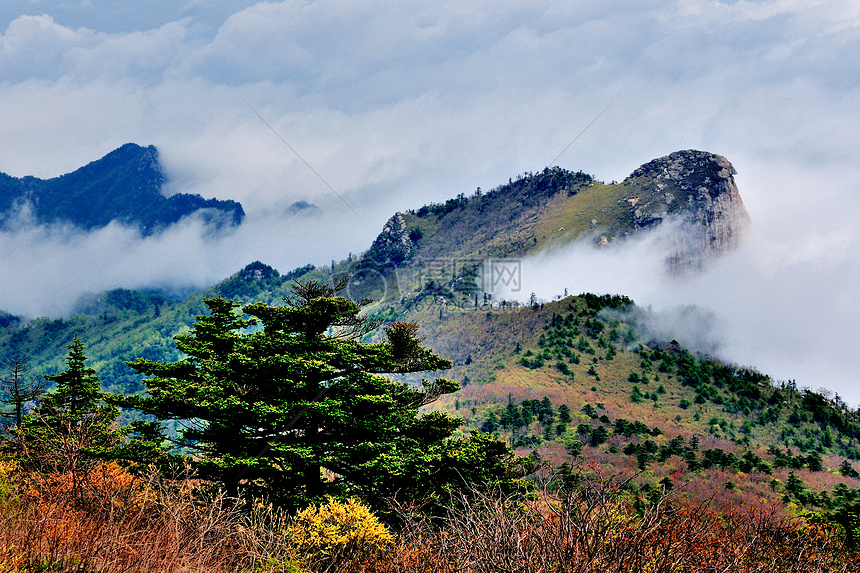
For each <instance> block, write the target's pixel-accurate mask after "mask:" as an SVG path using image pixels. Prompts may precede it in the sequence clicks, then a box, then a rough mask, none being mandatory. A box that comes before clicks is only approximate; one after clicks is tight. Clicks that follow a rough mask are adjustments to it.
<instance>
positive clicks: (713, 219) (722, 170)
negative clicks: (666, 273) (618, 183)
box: [622, 150, 750, 268]
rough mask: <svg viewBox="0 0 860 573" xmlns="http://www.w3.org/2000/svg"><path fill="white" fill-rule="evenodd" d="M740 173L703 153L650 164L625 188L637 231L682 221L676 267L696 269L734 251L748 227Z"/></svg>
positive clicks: (682, 154)
mask: <svg viewBox="0 0 860 573" xmlns="http://www.w3.org/2000/svg"><path fill="white" fill-rule="evenodd" d="M736 173H737V171H736V170H735V168H734V167H733V166H732V164H731V163H730V162H729V160H728V159H726V158H725V157H723V156H722V155H717V154H714V153H708V152H705V151H696V150H687V151H676V152H675V153H671V154H669V155H667V156H665V157H661V158H659V159H654V160H653V161H649V162H648V163H646V164H644V165H643V166H641V167H639V168H638V169H637V170H636V171H634V172H633V173H632V174H631V175H630V177H628V178H627V179H625V180H624V182H623V184H622V188H623V189H624V193H625V197H624V198H625V200H626V201H627V203H628V204H629V206H630V207H629V208H630V210H631V213H632V225H633V228H634V229H645V228H648V227H651V226H654V225H657V224H659V223H661V222H663V221H664V220H667V219H671V218H677V219H680V221H681V227H682V230H681V232H679V233H677V234H676V235H675V236H674V237H673V240H674V251H675V253H674V254H673V255H671V256H670V258H669V261H670V263H672V265H673V266H675V267H677V268H683V267H698V266H701V265H702V264H703V262H705V261H706V260H707V259H708V258H709V257H712V256H714V255H719V254H722V253H725V252H728V251H731V250H732V249H734V248H735V247H737V245H738V242H739V241H740V239H741V237H742V236H743V234H744V232H745V231H746V229H747V228H748V227H749V225H750V217H749V214H748V213H747V210H746V207H744V203H743V200H742V199H741V196H740V193H739V192H738V188H737V185H736V184H735V180H734V177H733V176H734V175H735V174H736Z"/></svg>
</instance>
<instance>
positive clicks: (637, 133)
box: [0, 0, 860, 403]
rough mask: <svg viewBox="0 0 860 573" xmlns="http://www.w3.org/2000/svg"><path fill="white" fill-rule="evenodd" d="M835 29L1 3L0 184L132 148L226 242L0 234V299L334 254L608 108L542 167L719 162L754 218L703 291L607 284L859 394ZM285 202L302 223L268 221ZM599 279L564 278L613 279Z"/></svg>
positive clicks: (839, 8)
mask: <svg viewBox="0 0 860 573" xmlns="http://www.w3.org/2000/svg"><path fill="white" fill-rule="evenodd" d="M858 21H860V7H858V6H857V5H856V3H853V2H849V1H835V2H827V3H819V4H813V3H808V4H807V3H794V2H787V1H782V0H772V1H764V2H700V1H695V0H693V1H678V2H670V3H662V2H661V3H657V2H647V1H642V2H624V3H622V4H617V3H616V4H613V5H612V6H607V5H605V4H603V3H598V2H586V3H578V4H576V5H570V3H567V2H550V3H544V4H541V5H539V6H524V5H522V4H521V3H515V2H508V3H493V4H492V5H490V4H486V3H480V2H477V3H470V4H467V5H463V4H461V3H449V4H442V5H436V6H432V7H428V6H424V5H421V4H417V3H415V4H403V3H397V4H390V5H389V4H378V5H367V4H353V5H342V4H341V3H334V2H315V3H304V2H281V3H270V2H261V3H256V4H255V3H251V2H244V3H241V4H238V3H235V2H230V3H228V2H206V3H194V2H192V3H188V4H186V5H184V6H182V7H176V6H174V5H172V4H170V3H166V2H160V3H144V2H125V3H122V6H121V7H117V6H116V5H114V4H113V3H107V2H104V1H99V0H93V1H92V2H89V3H82V4H78V5H71V4H68V3H63V2H59V1H50V0H42V1H40V2H36V3H32V2H23V1H15V0H13V1H11V2H8V3H4V5H3V7H2V8H0V30H2V32H0V34H2V42H0V78H2V79H0V109H2V110H3V112H2V114H3V115H2V118H3V121H0V150H2V154H0V156H2V157H0V171H4V172H7V173H10V174H11V175H14V176H24V175H35V176H39V177H52V176H55V175H59V174H61V173H65V172H68V171H71V170H73V169H75V168H76V167H79V166H80V165H84V164H86V163H87V162H89V161H92V160H94V159H96V158H98V157H101V156H103V155H104V154H105V153H107V152H108V151H110V150H112V149H114V148H116V147H118V146H119V145H121V144H122V143H125V142H127V141H135V142H138V143H141V144H149V143H152V144H154V145H156V146H157V147H158V148H159V150H160V151H161V154H162V159H163V162H164V164H165V170H166V173H167V175H168V177H169V178H170V179H171V181H172V182H173V183H172V185H173V188H172V189H171V190H172V191H183V192H189V193H200V194H201V195H202V196H204V197H217V198H219V199H235V200H237V201H240V202H241V203H242V205H243V206H244V207H245V209H246V212H247V214H248V218H247V220H246V224H244V225H242V227H241V228H240V229H239V230H238V231H237V233H235V234H234V235H233V236H231V237H230V238H229V239H224V240H218V239H214V238H212V237H207V236H206V235H205V234H204V232H203V229H202V228H201V227H200V226H196V225H195V224H194V223H193V222H189V223H188V224H186V225H184V226H183V227H181V228H176V229H174V230H173V231H172V232H170V233H166V234H165V235H163V236H161V237H158V238H152V237H149V238H145V239H144V238H142V237H140V236H139V235H137V234H136V233H135V232H134V231H132V230H129V229H125V228H122V227H118V226H109V227H107V228H105V229H102V230H100V231H97V232H95V233H91V234H80V233H77V232H75V231H74V230H71V229H68V228H62V227H55V228H50V229H45V228H33V227H29V226H27V225H25V224H22V226H20V227H19V228H18V229H17V230H16V231H15V232H7V233H4V234H3V235H2V236H0V240H2V241H3V245H4V247H6V248H4V249H3V251H2V255H0V269H2V270H3V274H2V276H3V277H4V278H3V283H2V287H3V288H2V292H3V293H4V294H3V298H4V300H0V308H5V309H7V310H9V311H12V312H16V313H24V314H28V315H31V316H36V315H40V314H50V315H56V314H61V313H63V312H65V311H66V310H67V309H68V307H69V305H70V304H71V301H73V300H74V299H75V298H76V295H77V293H79V292H82V291H85V290H91V291H98V290H103V289H107V288H113V287H117V286H123V287H129V288H141V287H149V286H155V285H170V286H186V287H190V286H202V285H205V284H211V283H213V282H215V281H217V280H219V279H221V278H224V277H225V276H228V275H229V274H231V273H233V272H235V270H236V269H238V268H241V267H242V266H244V265H245V264H247V263H248V262H250V261H252V260H256V259H259V260H263V261H265V262H267V263H269V264H272V265H274V266H275V267H277V268H279V269H281V270H288V269H290V268H293V267H296V266H299V265H303V264H305V263H307V262H313V263H315V264H326V263H328V262H329V261H330V260H331V259H332V258H335V259H338V260H339V259H342V258H344V257H345V256H346V253H348V252H358V251H361V250H363V249H366V248H367V246H368V245H369V244H370V243H371V242H372V240H373V238H374V237H375V236H376V234H377V233H378V232H379V230H380V229H381V228H382V225H383V224H384V222H385V221H386V220H387V218H388V217H390V216H391V214H392V213H393V212H395V211H397V210H403V209H408V208H414V207H417V206H420V205H421V204H424V203H427V202H430V201H444V200H445V199H447V198H449V197H453V196H454V195H456V194H457V193H460V192H464V193H471V192H472V191H473V190H474V189H475V187H478V186H481V187H484V188H489V187H492V186H495V185H498V184H500V183H503V182H505V181H507V179H508V178H509V177H513V176H516V174H517V173H521V172H524V171H536V170H539V169H542V168H543V167H544V165H545V164H546V163H547V162H548V161H549V160H550V159H551V158H552V157H555V156H556V155H557V154H558V153H559V152H560V151H561V150H562V149H564V147H565V146H566V145H567V144H568V143H570V141H571V140H572V139H573V138H574V137H575V136H576V134H577V133H579V132H580V131H581V130H582V128H583V127H585V126H586V125H588V124H589V122H591V121H592V120H593V119H594V118H595V117H596V116H597V115H598V114H599V113H600V112H601V111H602V110H603V109H604V108H605V107H606V105H607V104H608V103H609V102H611V101H612V100H613V99H614V98H615V97H616V96H618V94H619V93H620V94H622V95H621V97H620V98H619V99H618V100H617V101H616V103H614V104H613V105H612V107H610V108H609V109H608V110H607V111H606V113H605V114H604V115H602V116H601V117H600V118H599V120H598V121H597V122H595V123H594V125H592V127H590V128H589V129H588V131H586V132H585V133H584V134H583V136H582V137H581V138H580V139H579V140H578V141H577V142H576V143H575V144H574V145H573V146H571V147H570V149H569V150H568V151H567V152H566V153H565V154H564V155H562V156H561V158H560V159H559V161H558V163H559V164H560V165H561V166H563V167H566V168H569V169H572V170H580V169H581V170H583V171H586V172H588V173H592V174H593V175H595V176H596V177H598V178H599V179H603V180H606V181H610V180H613V179H617V180H620V179H622V178H624V177H625V176H627V175H628V174H629V173H630V172H631V171H632V170H633V169H634V168H636V167H637V166H639V165H641V164H642V163H644V162H646V161H648V160H649V159H652V158H655V157H659V156H662V155H665V154H667V153H669V152H671V151H676V150H679V149H688V148H696V149H702V150H707V151H712V152H715V153H719V154H721V155H724V156H726V157H727V158H728V159H729V160H730V161H731V162H732V163H733V164H734V166H735V167H736V168H737V170H738V172H739V173H738V175H737V176H736V180H737V182H738V186H739V188H740V192H741V194H742V196H743V198H744V202H745V203H746V205H747V209H748V210H749V212H750V216H751V218H752V221H753V228H754V231H753V232H754V235H753V237H752V239H751V241H750V242H749V244H748V245H746V246H745V247H744V250H742V254H738V255H737V256H736V257H735V258H733V259H731V260H729V259H727V260H726V262H725V263H723V264H722V265H720V266H718V267H715V269H713V270H712V271H711V273H716V274H709V275H706V276H710V277H711V278H709V279H708V281H710V282H708V283H707V285H702V286H701V288H693V287H687V288H686V290H685V289H679V290H678V292H677V293H676V294H677V296H673V298H672V300H671V301H665V300H662V299H661V298H660V297H658V296H657V295H653V298H652V295H651V294H649V293H648V292H647V289H645V288H644V287H645V286H647V285H650V284H656V283H657V282H658V279H657V278H652V279H650V280H641V281H640V282H639V284H640V285H641V287H642V289H641V290H642V292H641V294H640V293H638V292H625V293H624V294H629V295H631V296H632V297H633V298H634V299H636V300H637V302H639V303H641V304H649V303H652V304H655V305H658V304H659V305H662V304H671V305H675V304H689V303H699V304H702V305H705V306H708V307H710V308H713V310H714V311H715V312H716V313H717V314H718V315H721V313H722V314H724V313H738V314H743V316H744V317H745V320H744V322H743V324H740V325H736V326H735V327H734V328H735V331H734V332H733V333H730V335H731V336H732V337H734V339H737V340H746V339H752V340H753V341H754V343H755V344H752V345H747V346H746V348H747V349H748V350H750V353H749V354H748V355H746V356H745V357H743V358H739V360H743V361H744V362H750V363H752V364H754V365H755V366H758V367H760V368H761V369H763V370H765V371H767V372H770V373H773V374H775V375H778V376H783V377H792V378H797V380H798V382H799V383H800V384H807V385H810V386H812V387H817V386H827V387H831V388H834V389H836V390H838V391H839V392H840V393H841V394H843V395H844V396H845V397H846V398H847V399H849V401H852V402H855V403H856V402H858V401H860V394H858V391H857V390H855V389H854V387H855V386H856V384H855V382H854V380H855V377H854V373H855V372H857V371H858V366H860V364H858V359H857V358H855V354H856V353H855V352H854V351H853V346H854V341H855V340H856V336H855V335H854V332H853V330H854V328H853V325H854V324H855V323H856V321H857V320H858V319H860V312H858V307H857V287H856V285H857V284H858V283H857V278H858V276H860V272H858V271H860V268H858V263H857V261H856V255H855V253H856V252H857V250H858V246H860V244H858V243H860V240H858V239H860V237H858V228H857V225H856V224H855V222H856V221H857V220H858V215H860V202H858V201H860V199H858V198H860V194H858V193H857V190H858V187H860V173H858V166H860V160H858V159H860V157H858V154H860V145H857V143H858V142H857V137H858V135H857V134H858V133H860V130H858V127H860V126H858V124H860V116H858V111H857V110H858V109H860V106H858V103H860V102H858V96H860V89H858V79H860V78H858V70H860V66H858V65H857V64H858V61H857V60H858V57H860V56H858V55H857V54H860V50H858V47H860V46H858V43H859V42H858ZM239 96H241V98H244V99H245V100H247V101H248V102H249V103H250V104H251V105H252V106H254V109H256V110H257V111H258V112H259V113H260V114H261V116H263V117H264V118H266V120H267V121H269V122H270V123H271V125H272V126H273V127H274V128H275V129H276V130H277V131H278V133H280V134H281V135H283V137H284V138H285V139H286V140H287V141H288V142H290V144H291V145H293V146H294V147H295V148H296V149H297V151H299V152H300V153H301V154H302V157H304V158H305V159H306V160H307V161H308V162H309V163H310V164H311V165H313V166H314V168H315V169H316V170H317V171H318V172H319V173H320V174H321V175H322V176H323V177H324V178H325V179H326V181H328V183H330V184H331V186H332V187H333V188H334V189H336V190H337V191H338V192H339V193H340V194H342V195H343V197H344V198H345V199H346V200H347V201H348V202H349V204H350V205H352V206H353V207H354V208H355V209H356V211H357V212H358V213H359V215H360V216H361V219H359V218H358V217H356V216H355V215H354V214H353V213H351V212H350V211H349V210H348V209H347V208H346V207H345V206H344V205H343V204H342V203H341V202H340V201H339V200H338V199H337V197H335V196H334V195H332V193H331V192H330V191H329V190H328V189H327V188H326V187H325V186H324V185H323V184H322V183H321V182H320V181H319V180H318V179H317V178H316V177H315V176H314V175H313V174H312V173H311V172H309V171H308V169H307V168H306V166H305V165H304V164H303V163H302V162H301V161H300V160H299V159H297V158H296V157H295V156H294V155H292V154H291V152H290V151H289V149H287V148H286V147H285V146H284V145H283V144H282V143H281V142H280V141H278V140H277V138H276V137H275V136H274V135H273V134H272V133H271V132H270V131H268V129H267V128H266V126H265V125H263V124H262V123H261V122H260V121H259V119H258V118H257V117H256V116H254V114H253V113H251V112H250V110H248V108H247V107H246V106H245V105H244V104H243V103H242V101H241V99H240V97H239ZM300 200H306V201H309V202H311V203H314V204H316V205H319V206H320V208H321V209H322V213H321V214H320V215H319V216H317V217H308V218H300V217H299V218H288V217H284V216H283V214H284V211H285V210H286V209H288V208H289V206H290V205H292V204H293V203H294V202H296V201H300ZM362 219H363V221H362ZM108 261H109V262H110V264H108V263H107V262H108ZM732 261H734V262H732ZM732 265H734V266H732ZM526 268H528V267H526ZM524 270H525V269H524ZM555 272H556V274H558V270H556V271H555ZM600 272H601V271H599V269H597V268H595V267H594V266H592V267H591V268H588V269H583V270H582V271H581V272H576V273H570V278H569V279H568V280H566V282H567V283H570V284H568V285H566V286H567V288H569V289H570V290H571V291H573V292H576V291H577V290H584V289H585V288H586V287H588V288H592V287H590V286H589V285H594V286H593V288H601V289H605V290H608V291H618V292H621V291H623V289H625V288H628V289H630V288H633V289H634V290H635V285H634V286H633V287H631V286H628V283H626V282H625V281H624V280H623V279H622V278H621V277H612V276H609V277H607V278H606V280H605V281H604V282H602V283H597V281H596V278H595V277H599V276H600ZM602 272H604V273H606V271H605V270H604V271H602ZM643 272H644V271H643ZM534 273H535V274H534V276H536V277H537V276H541V275H539V274H537V271H534ZM590 277H591V278H590ZM703 280H704V279H703ZM717 285H725V288H718V286H717ZM548 290H549V289H548ZM553 290H555V289H553ZM653 290H654V289H652V292H653ZM705 292H708V293H710V294H708V295H707V296H705V295H704V293H705ZM548 294H556V293H555V292H552V293H548ZM676 299H677V300H676ZM739 329H740V330H739ZM744 337H747V338H744ZM762 357H767V359H766V360H762Z"/></svg>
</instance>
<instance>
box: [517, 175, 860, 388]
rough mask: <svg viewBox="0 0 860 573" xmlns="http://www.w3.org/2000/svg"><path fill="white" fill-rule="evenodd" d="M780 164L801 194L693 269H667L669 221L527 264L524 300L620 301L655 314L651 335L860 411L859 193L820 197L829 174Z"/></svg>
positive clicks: (761, 215) (834, 181)
mask: <svg viewBox="0 0 860 573" xmlns="http://www.w3.org/2000/svg"><path fill="white" fill-rule="evenodd" d="M783 168H784V169H785V172H784V173H783V175H782V177H784V178H785V180H786V182H787V181H792V182H793V183H794V184H799V185H805V186H806V189H807V192H806V193H804V194H803V195H802V196H794V195H793V194H792V193H786V194H785V195H784V196H783V198H782V199H781V200H780V201H779V202H776V203H774V205H773V206H772V207H771V208H762V209H760V210H759V211H758V214H757V216H755V217H754V220H753V228H752V230H751V232H750V234H749V235H748V236H747V237H746V239H745V240H744V241H743V243H742V245H741V247H740V248H739V249H738V250H737V251H735V252H733V253H730V254H728V255H724V256H723V257H721V258H719V259H715V260H713V261H711V262H710V264H708V265H707V266H706V268H705V270H704V271H702V272H701V273H692V274H689V275H685V276H681V277H679V276H676V275H672V274H670V273H668V272H666V271H667V268H666V264H665V257H666V255H667V254H668V250H667V248H668V245H669V242H668V241H666V240H665V237H666V236H669V235H671V233H672V232H674V231H673V229H672V227H671V225H669V226H667V227H666V228H663V229H657V230H656V232H654V233H652V234H647V235H643V236H640V237H638V238H634V239H632V240H629V241H627V242H626V243H623V242H620V243H615V244H613V245H611V247H607V248H601V249H598V248H595V247H594V246H593V244H592V243H590V242H581V243H578V244H575V245H574V246H572V247H570V248H565V249H562V250H557V251H550V252H547V253H543V254H542V255H540V256H536V257H531V258H528V259H525V260H524V261H522V279H523V283H522V291H521V292H522V293H526V294H525V296H524V297H521V298H527V297H528V293H531V292H535V293H536V294H537V295H538V296H539V297H542V298H544V299H547V300H550V299H552V298H554V297H556V296H557V295H558V294H562V293H563V292H564V291H565V289H567V290H568V292H570V293H571V294H576V293H579V292H596V293H611V294H616V293H617V294H625V295H627V296H629V297H631V298H633V300H634V301H635V302H636V303H637V304H638V305H640V306H644V307H651V308H652V309H653V310H654V311H657V313H658V314H657V315H656V316H654V317H651V318H650V319H649V321H648V323H647V326H648V328H649V329H650V334H651V335H653V336H655V337H658V338H662V339H663V340H671V339H672V338H675V339H677V340H678V341H680V342H681V343H682V344H685V345H687V346H689V347H691V348H694V349H696V350H699V351H702V352H707V353H711V354H713V355H715V356H717V357H719V358H721V359H723V360H726V361H729V362H734V363H738V364H740V365H745V366H753V367H755V368H757V369H759V370H760V371H762V372H765V373H767V374H770V375H771V376H773V377H774V378H776V379H778V380H780V379H781V380H788V379H794V380H796V381H797V382H798V384H799V385H801V386H808V387H810V388H812V389H816V390H817V389H819V388H822V387H823V388H828V389H830V390H831V391H835V392H838V393H839V394H840V395H841V396H842V397H843V398H845V399H846V400H847V401H848V402H849V403H853V404H858V403H860V392H858V387H857V373H858V372H860V354H858V353H857V351H856V346H857V341H858V336H857V327H858V326H857V325H858V324H860V305H858V301H857V295H858V288H857V284H858V283H857V281H858V278H860V259H858V257H857V253H858V252H860V233H858V230H857V228H856V225H855V224H854V221H856V220H857V217H860V197H856V198H854V199H849V198H846V197H845V196H843V195H841V194H839V193H832V192H831V191H829V190H832V189H834V188H836V187H838V186H839V185H840V178H839V177H837V176H832V177H829V178H828V177H824V176H820V177H818V178H814V177H810V176H809V175H808V174H805V173H804V171H805V170H804V169H802V168H798V167H797V166H791V165H787V164H786V165H783ZM739 180H742V176H739ZM774 183H775V184H776V183H779V181H778V180H777V181H775V182H774Z"/></svg>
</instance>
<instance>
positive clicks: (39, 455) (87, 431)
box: [6, 336, 124, 473]
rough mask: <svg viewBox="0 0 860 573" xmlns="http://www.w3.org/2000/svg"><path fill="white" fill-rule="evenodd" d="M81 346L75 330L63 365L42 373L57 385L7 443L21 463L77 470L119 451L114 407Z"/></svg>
mask: <svg viewBox="0 0 860 573" xmlns="http://www.w3.org/2000/svg"><path fill="white" fill-rule="evenodd" d="M84 348H85V346H84V343H83V342H82V341H81V340H80V339H79V338H78V337H77V336H75V337H74V340H73V342H72V344H70V345H68V349H69V355H68V358H67V359H66V363H67V365H68V368H67V369H66V370H64V371H63V372H60V373H57V374H53V375H50V376H46V377H45V378H46V379H47V380H48V381H50V382H54V383H55V384H56V385H57V386H56V389H55V390H54V391H53V392H50V393H48V394H46V395H44V396H43V397H42V398H41V399H40V403H39V406H38V407H37V408H36V409H35V410H34V411H33V412H31V413H30V414H29V415H26V416H24V417H23V418H22V420H21V423H20V424H19V425H18V427H16V428H15V429H14V431H13V437H14V439H13V440H11V441H10V442H9V443H7V445H6V447H7V448H9V449H11V450H12V453H13V454H14V455H15V457H16V458H17V459H18V460H19V461H20V462H21V463H22V465H23V466H24V467H25V468H30V469H35V470H37V471H42V472H66V471H71V472H73V473H78V472H81V471H86V470H87V468H88V467H90V466H91V465H93V464H94V463H96V462H97V461H98V460H100V459H104V458H110V457H114V454H116V453H117V452H118V451H119V448H120V446H121V441H122V438H123V435H124V431H123V430H121V429H119V428H118V427H117V419H118V417H119V410H118V409H117V408H116V407H115V406H111V405H108V404H106V403H105V402H104V401H103V398H104V396H103V394H102V392H101V389H100V383H99V378H98V376H96V372H95V370H94V369H92V368H90V367H88V366H87V365H86V360H87V358H86V356H85V355H84Z"/></svg>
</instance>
